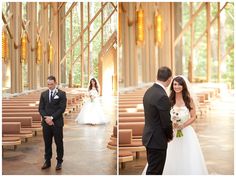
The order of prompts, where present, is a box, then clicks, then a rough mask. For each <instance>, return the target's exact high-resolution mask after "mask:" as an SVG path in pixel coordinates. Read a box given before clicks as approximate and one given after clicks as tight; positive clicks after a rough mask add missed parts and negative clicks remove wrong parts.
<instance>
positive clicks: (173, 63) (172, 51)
mask: <svg viewBox="0 0 236 177" xmlns="http://www.w3.org/2000/svg"><path fill="white" fill-rule="evenodd" d="M170 18H171V24H170V25H171V69H172V71H173V74H175V44H174V41H175V21H174V19H175V18H174V2H170Z"/></svg>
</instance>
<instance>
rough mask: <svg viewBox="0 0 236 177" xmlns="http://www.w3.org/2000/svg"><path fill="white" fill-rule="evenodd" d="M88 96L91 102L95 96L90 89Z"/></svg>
mask: <svg viewBox="0 0 236 177" xmlns="http://www.w3.org/2000/svg"><path fill="white" fill-rule="evenodd" d="M89 97H90V100H91V102H93V101H94V99H95V97H96V93H95V92H93V91H91V92H90V93H89Z"/></svg>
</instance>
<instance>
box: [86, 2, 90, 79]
mask: <svg viewBox="0 0 236 177" xmlns="http://www.w3.org/2000/svg"><path fill="white" fill-rule="evenodd" d="M87 11H88V22H89V21H90V5H89V2H88V7H87ZM89 39H90V26H89V28H88V41H89ZM88 78H90V43H89V44H88Z"/></svg>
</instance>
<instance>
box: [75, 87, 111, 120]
mask: <svg viewBox="0 0 236 177" xmlns="http://www.w3.org/2000/svg"><path fill="white" fill-rule="evenodd" d="M89 97H90V98H89V99H88V100H86V101H85V103H84V105H83V107H82V109H81V110H80V113H79V115H78V116H77V118H76V119H75V121H77V122H78V123H79V124H105V123H108V120H107V118H106V116H105V114H104V112H103V110H102V106H101V104H100V98H99V94H98V92H97V90H96V89H95V88H92V89H91V90H90V91H89Z"/></svg>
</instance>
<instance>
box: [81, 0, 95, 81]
mask: <svg viewBox="0 0 236 177" xmlns="http://www.w3.org/2000/svg"><path fill="white" fill-rule="evenodd" d="M87 11H88V22H89V20H90V6H89V2H88V6H87ZM89 40H90V25H89V27H88V79H89V78H90V74H91V69H90V61H91V59H90V42H89ZM82 52H83V51H82ZM92 66H93V65H92ZM92 71H93V68H92Z"/></svg>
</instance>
